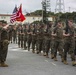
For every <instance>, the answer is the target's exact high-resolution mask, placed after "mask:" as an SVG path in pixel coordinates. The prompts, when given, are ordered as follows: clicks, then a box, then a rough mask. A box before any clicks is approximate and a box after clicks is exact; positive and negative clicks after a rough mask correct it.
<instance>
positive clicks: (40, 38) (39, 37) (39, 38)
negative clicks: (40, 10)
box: [37, 25, 44, 54]
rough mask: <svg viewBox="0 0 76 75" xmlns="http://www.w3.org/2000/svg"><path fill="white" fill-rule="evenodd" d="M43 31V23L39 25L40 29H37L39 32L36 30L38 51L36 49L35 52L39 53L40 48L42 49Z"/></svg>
mask: <svg viewBox="0 0 76 75" xmlns="http://www.w3.org/2000/svg"><path fill="white" fill-rule="evenodd" d="M43 33H44V30H43V25H41V27H40V29H39V32H38V37H37V39H38V51H37V54H39V53H41V50H42V45H43Z"/></svg>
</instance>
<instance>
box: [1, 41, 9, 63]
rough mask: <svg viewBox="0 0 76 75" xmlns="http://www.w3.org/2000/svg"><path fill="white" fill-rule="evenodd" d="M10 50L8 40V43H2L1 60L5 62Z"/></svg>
mask: <svg viewBox="0 0 76 75" xmlns="http://www.w3.org/2000/svg"><path fill="white" fill-rule="evenodd" d="M7 52H8V42H7V43H3V42H1V43H0V62H5V61H6V57H7Z"/></svg>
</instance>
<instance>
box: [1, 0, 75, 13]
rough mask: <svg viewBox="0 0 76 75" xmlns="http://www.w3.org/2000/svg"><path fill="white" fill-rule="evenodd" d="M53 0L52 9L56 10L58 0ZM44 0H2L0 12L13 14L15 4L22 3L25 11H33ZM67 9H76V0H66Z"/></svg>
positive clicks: (40, 6)
mask: <svg viewBox="0 0 76 75" xmlns="http://www.w3.org/2000/svg"><path fill="white" fill-rule="evenodd" d="M50 1H51V11H53V12H54V11H55V7H56V0H50ZM41 2H42V0H0V14H4V13H6V14H7V13H8V14H11V13H12V11H13V9H14V7H15V5H17V6H18V7H19V5H20V4H21V3H22V10H23V13H25V11H27V12H31V11H35V10H38V9H41V8H42V5H41ZM64 4H65V11H69V7H70V11H71V12H72V11H76V0H64Z"/></svg>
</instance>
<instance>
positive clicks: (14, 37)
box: [13, 34, 17, 43]
mask: <svg viewBox="0 0 76 75" xmlns="http://www.w3.org/2000/svg"><path fill="white" fill-rule="evenodd" d="M13 42H14V43H15V42H16V43H17V36H16V34H14V36H13Z"/></svg>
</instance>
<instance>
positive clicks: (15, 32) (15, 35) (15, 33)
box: [12, 28, 17, 44]
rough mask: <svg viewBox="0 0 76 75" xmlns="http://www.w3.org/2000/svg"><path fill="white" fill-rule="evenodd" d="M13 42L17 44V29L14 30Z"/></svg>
mask: <svg viewBox="0 0 76 75" xmlns="http://www.w3.org/2000/svg"><path fill="white" fill-rule="evenodd" d="M12 36H13V42H14V43H15V42H16V44H17V29H16V28H13V34H12Z"/></svg>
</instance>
